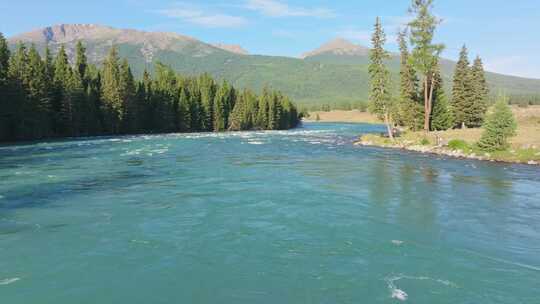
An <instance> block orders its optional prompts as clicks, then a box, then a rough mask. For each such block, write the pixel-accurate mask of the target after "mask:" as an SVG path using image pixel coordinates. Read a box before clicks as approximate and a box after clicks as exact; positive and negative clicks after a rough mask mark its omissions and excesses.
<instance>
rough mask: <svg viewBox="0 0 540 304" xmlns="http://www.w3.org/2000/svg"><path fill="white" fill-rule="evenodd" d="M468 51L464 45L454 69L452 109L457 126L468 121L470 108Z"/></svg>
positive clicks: (470, 86) (470, 80) (470, 84)
mask: <svg viewBox="0 0 540 304" xmlns="http://www.w3.org/2000/svg"><path fill="white" fill-rule="evenodd" d="M469 65H470V63H469V52H468V50H467V47H466V46H465V45H464V46H463V47H462V49H461V52H460V54H459V60H458V62H457V64H456V68H455V71H454V84H453V86H452V110H453V112H454V119H455V123H456V126H457V127H461V126H467V125H468V124H469V122H470V113H471V109H472V103H473V96H472V77H471V70H470V67H469Z"/></svg>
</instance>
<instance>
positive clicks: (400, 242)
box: [392, 240, 403, 246]
mask: <svg viewBox="0 0 540 304" xmlns="http://www.w3.org/2000/svg"><path fill="white" fill-rule="evenodd" d="M392 244H394V245H396V246H400V245H403V241H400V240H392Z"/></svg>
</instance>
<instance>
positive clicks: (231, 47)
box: [212, 43, 249, 55]
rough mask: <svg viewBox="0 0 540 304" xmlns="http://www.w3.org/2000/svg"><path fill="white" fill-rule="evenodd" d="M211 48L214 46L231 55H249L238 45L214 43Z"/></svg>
mask: <svg viewBox="0 0 540 304" xmlns="http://www.w3.org/2000/svg"><path fill="white" fill-rule="evenodd" d="M212 46H215V47H217V48H219V49H222V50H225V51H228V52H231V53H235V54H238V55H249V52H248V51H247V50H245V49H244V48H242V47H241V46H240V45H237V44H224V43H215V44H212Z"/></svg>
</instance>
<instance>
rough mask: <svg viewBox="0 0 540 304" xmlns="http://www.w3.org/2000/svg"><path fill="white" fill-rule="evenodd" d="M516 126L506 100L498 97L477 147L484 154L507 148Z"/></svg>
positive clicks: (514, 133)
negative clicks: (484, 152)
mask: <svg viewBox="0 0 540 304" xmlns="http://www.w3.org/2000/svg"><path fill="white" fill-rule="evenodd" d="M516 129H517V124H516V120H515V118H514V114H513V113H512V110H511V109H510V107H509V106H508V103H507V99H506V98H505V97H500V98H499V100H498V101H497V103H496V104H495V106H494V108H493V112H492V113H491V114H490V115H489V116H488V118H487V120H486V122H485V124H484V133H483V134H482V137H481V138H480V141H479V142H478V144H477V145H478V147H479V148H480V149H481V150H483V151H486V152H493V151H502V150H504V149H506V148H508V139H509V138H510V137H512V136H515V135H516Z"/></svg>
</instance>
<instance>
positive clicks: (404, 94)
mask: <svg viewBox="0 0 540 304" xmlns="http://www.w3.org/2000/svg"><path fill="white" fill-rule="evenodd" d="M405 38H406V32H405V31H403V32H400V33H399V35H398V44H399V49H400V54H401V55H400V72H399V75H400V99H399V104H398V106H397V107H396V110H397V112H398V113H397V115H396V120H397V121H396V122H397V123H399V124H400V125H403V126H407V127H409V128H410V129H411V130H413V131H416V130H419V129H421V128H422V126H423V113H422V112H423V109H422V105H421V103H420V101H419V100H420V97H419V96H418V77H417V76H416V72H415V70H414V68H413V66H412V65H411V62H410V54H409V49H408V46H407V41H406V40H405Z"/></svg>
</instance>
